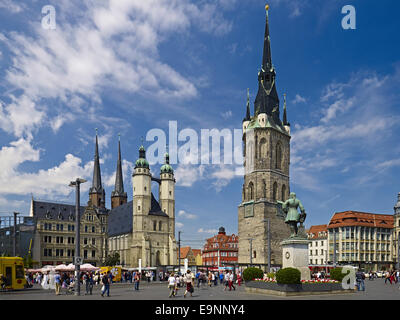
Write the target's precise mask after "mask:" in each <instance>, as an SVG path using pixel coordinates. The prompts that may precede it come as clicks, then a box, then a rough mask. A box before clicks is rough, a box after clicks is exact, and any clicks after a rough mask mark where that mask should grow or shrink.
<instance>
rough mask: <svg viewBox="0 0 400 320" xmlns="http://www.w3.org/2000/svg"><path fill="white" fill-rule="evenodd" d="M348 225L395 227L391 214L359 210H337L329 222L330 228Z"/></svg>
mask: <svg viewBox="0 0 400 320" xmlns="http://www.w3.org/2000/svg"><path fill="white" fill-rule="evenodd" d="M346 226H363V227H377V228H389V229H391V228H393V227H394V217H393V215H390V214H377V213H368V212H359V211H344V212H337V213H335V214H334V215H333V217H332V218H331V220H330V221H329V224H328V229H331V228H337V227H346Z"/></svg>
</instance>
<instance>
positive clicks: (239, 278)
mask: <svg viewBox="0 0 400 320" xmlns="http://www.w3.org/2000/svg"><path fill="white" fill-rule="evenodd" d="M237 282H238V286H239V287H240V284H241V282H242V275H241V274H240V272H238V274H237Z"/></svg>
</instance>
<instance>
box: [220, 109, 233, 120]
mask: <svg viewBox="0 0 400 320" xmlns="http://www.w3.org/2000/svg"><path fill="white" fill-rule="evenodd" d="M232 115H233V114H232V111H231V110H228V111H226V112H223V113H221V116H222V118H224V119H225V120H228V119H229V118H232Z"/></svg>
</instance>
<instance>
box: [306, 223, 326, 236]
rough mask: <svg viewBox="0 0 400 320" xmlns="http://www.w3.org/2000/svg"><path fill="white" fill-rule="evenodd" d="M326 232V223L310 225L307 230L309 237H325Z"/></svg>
mask: <svg viewBox="0 0 400 320" xmlns="http://www.w3.org/2000/svg"><path fill="white" fill-rule="evenodd" d="M327 232H328V228H327V225H326V224H321V225H318V226H311V227H310V229H308V230H307V234H308V235H309V239H326V238H327Z"/></svg>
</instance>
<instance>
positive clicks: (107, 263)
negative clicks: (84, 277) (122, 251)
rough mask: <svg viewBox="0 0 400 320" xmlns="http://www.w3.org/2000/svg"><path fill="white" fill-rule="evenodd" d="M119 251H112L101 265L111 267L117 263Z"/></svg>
mask: <svg viewBox="0 0 400 320" xmlns="http://www.w3.org/2000/svg"><path fill="white" fill-rule="evenodd" d="M119 264H120V262H119V253H118V252H114V254H113V255H111V256H107V257H106V260H105V261H104V263H103V266H108V267H113V266H116V265H119Z"/></svg>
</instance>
